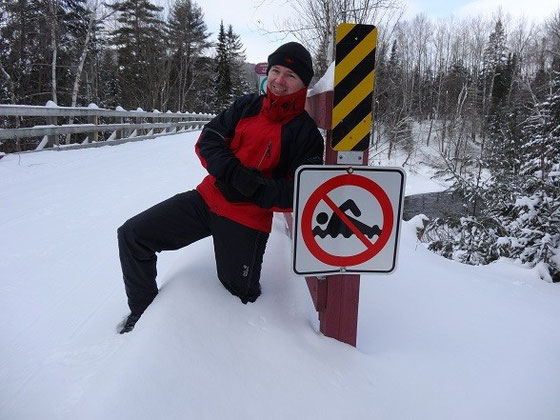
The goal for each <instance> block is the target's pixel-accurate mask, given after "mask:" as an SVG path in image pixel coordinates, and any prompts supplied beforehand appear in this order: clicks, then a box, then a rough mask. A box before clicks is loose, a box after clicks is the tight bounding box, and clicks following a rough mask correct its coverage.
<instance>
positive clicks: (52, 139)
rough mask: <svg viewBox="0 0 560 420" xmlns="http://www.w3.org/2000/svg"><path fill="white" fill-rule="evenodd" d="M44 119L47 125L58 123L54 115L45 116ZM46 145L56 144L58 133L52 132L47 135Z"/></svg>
mask: <svg viewBox="0 0 560 420" xmlns="http://www.w3.org/2000/svg"><path fill="white" fill-rule="evenodd" d="M45 120H46V122H47V125H58V118H56V117H45ZM47 146H49V147H53V146H58V135H56V134H53V135H50V136H48V141H47Z"/></svg>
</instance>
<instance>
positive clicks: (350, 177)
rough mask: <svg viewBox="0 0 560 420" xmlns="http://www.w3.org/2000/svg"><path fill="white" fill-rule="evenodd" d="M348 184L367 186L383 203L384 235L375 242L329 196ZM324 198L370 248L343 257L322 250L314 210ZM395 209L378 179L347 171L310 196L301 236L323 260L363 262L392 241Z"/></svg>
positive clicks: (346, 263)
mask: <svg viewBox="0 0 560 420" xmlns="http://www.w3.org/2000/svg"><path fill="white" fill-rule="evenodd" d="M344 186H355V187H359V188H363V189H365V190H366V191H368V192H369V193H371V194H373V196H374V197H375V198H376V200H377V201H378V202H379V204H380V206H381V211H382V213H383V227H382V229H381V235H380V236H379V238H378V239H377V241H375V242H371V241H370V240H369V239H368V238H367V237H366V236H365V235H364V234H363V233H362V232H361V231H360V230H359V229H358V228H357V227H356V226H355V225H354V224H353V223H352V221H351V220H350V219H348V217H347V216H346V215H345V214H344V212H342V211H340V209H339V208H338V207H337V205H336V204H335V203H334V202H333V201H332V200H331V199H330V198H329V196H328V193H329V192H331V191H332V190H334V189H336V188H339V187H344ZM321 201H324V202H325V203H326V204H327V205H328V206H329V207H330V209H331V210H332V211H333V212H334V213H336V214H337V215H338V217H340V219H341V220H342V222H343V223H344V224H346V225H347V226H348V227H349V228H350V230H351V231H352V232H353V233H354V234H355V235H356V236H357V237H358V239H359V240H360V241H361V242H362V243H363V244H364V245H365V247H366V250H365V251H363V252H360V253H358V254H355V255H349V256H340V255H332V254H330V253H328V252H326V251H325V250H324V249H322V248H321V247H320V246H319V244H318V243H317V241H316V240H315V235H314V234H313V227H312V221H313V213H314V211H315V209H316V208H317V205H318V204H319V202H321ZM393 223H394V220H393V208H392V206H391V200H390V199H389V197H388V196H387V194H386V193H385V191H383V189H382V188H381V187H380V186H379V185H378V184H377V183H375V182H374V181H372V180H371V179H369V178H366V177H364V176H361V175H356V174H344V175H339V176H336V177H334V178H331V179H329V180H328V181H327V182H325V183H324V184H322V185H320V186H319V187H318V188H317V189H316V190H315V191H314V192H313V194H311V196H310V197H309V200H307V203H306V204H305V207H304V208H303V212H302V215H301V235H302V238H303V241H304V242H305V245H306V246H307V248H308V249H309V251H310V252H311V254H312V255H313V256H314V257H315V258H317V259H318V260H319V261H321V262H323V263H325V264H327V265H331V266H335V267H351V266H355V265H359V264H363V263H365V262H366V261H368V260H370V259H372V258H373V257H374V256H375V255H377V254H378V253H379V251H381V250H382V249H383V247H384V246H385V245H386V244H387V242H388V241H389V238H390V236H391V232H392V230H393Z"/></svg>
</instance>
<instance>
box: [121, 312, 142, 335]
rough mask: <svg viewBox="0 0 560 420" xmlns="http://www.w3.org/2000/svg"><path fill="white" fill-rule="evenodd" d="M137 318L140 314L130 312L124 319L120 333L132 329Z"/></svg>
mask: <svg viewBox="0 0 560 420" xmlns="http://www.w3.org/2000/svg"><path fill="white" fill-rule="evenodd" d="M139 319H140V315H134V314H130V315H129V316H128V318H127V319H126V321H125V323H124V326H123V328H122V330H121V331H120V333H121V334H124V333H127V332H130V331H132V330H133V329H134V326H135V325H136V323H137V322H138V320H139Z"/></svg>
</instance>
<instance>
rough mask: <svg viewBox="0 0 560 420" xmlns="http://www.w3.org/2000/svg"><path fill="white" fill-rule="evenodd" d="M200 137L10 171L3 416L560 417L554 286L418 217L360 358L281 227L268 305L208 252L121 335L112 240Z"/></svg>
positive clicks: (267, 277) (6, 181) (5, 178)
mask: <svg viewBox="0 0 560 420" xmlns="http://www.w3.org/2000/svg"><path fill="white" fill-rule="evenodd" d="M197 135H198V133H186V134H180V135H173V136H168V137H164V138H159V139H154V140H147V141H143V142H137V143H128V144H124V145H121V146H114V147H105V148H98V149H84V150H75V151H65V152H60V153H56V152H50V151H48V152H41V153H31V154H25V155H21V156H20V157H19V158H18V156H15V155H7V156H5V157H4V158H3V159H2V160H1V161H0V189H1V190H2V192H3V197H2V200H0V209H1V211H2V218H1V219H0V228H1V231H2V240H1V241H0V253H1V255H2V259H1V260H0V278H2V283H1V287H2V293H1V294H0V316H1V317H2V323H1V327H0V328H1V330H0V332H1V335H2V346H1V347H0V373H1V377H2V381H1V382H0V418H2V419H4V418H5V419H16V420H17V419H35V418H40V419H76V418H79V419H99V418H108V419H132V418H134V419H153V418H165V419H186V418H193V419H232V420H233V419H239V418H244V419H263V418H266V419H310V418H311V419H314V418H322V419H340V418H347V419H373V420H375V419H379V420H393V419H394V420H397V419H411V418H414V419H430V420H438V419H441V420H444V419H445V420H447V419H451V418H453V419H459V420H461V419H465V420H467V419H468V420H472V419H477V420H479V419H488V420H490V419H491V420H495V419H508V420H511V419H513V420H516V419H519V420H521V419H524V420H525V419H539V420H557V419H558V418H560V405H559V404H558V397H557V395H556V394H557V392H556V390H557V389H558V388H559V387H560V358H558V353H559V352H560V330H559V329H558V328H557V320H558V318H559V317H560V305H558V301H559V299H560V292H559V289H558V287H557V285H552V284H547V283H545V282H542V281H540V280H538V279H537V274H536V273H535V272H534V271H532V270H527V269H523V268H520V267H518V266H516V265H514V264H512V263H510V262H506V261H500V262H498V263H495V264H491V265H489V266H485V267H472V266H464V265H461V264H459V263H456V262H453V261H449V260H446V259H444V258H442V257H439V256H437V255H434V254H432V253H430V252H429V251H427V250H426V249H425V247H424V246H423V244H421V243H419V242H418V241H417V240H416V229H417V227H419V226H420V224H421V217H418V218H416V219H413V221H411V222H408V223H404V224H403V229H402V241H401V246H400V250H399V255H400V256H399V263H398V268H397V270H396V272H395V273H394V274H392V275H390V276H363V277H362V281H361V294H360V314H359V330H358V346H357V348H353V347H350V346H347V345H345V344H342V343H339V342H337V341H335V340H332V339H329V338H326V337H323V336H322V335H321V334H319V333H318V332H317V319H316V314H315V312H314V310H313V307H312V304H311V300H310V298H309V293H308V291H307V286H306V284H305V282H304V281H303V279H301V278H298V277H295V276H294V275H292V274H291V272H290V271H289V263H288V262H289V258H290V241H289V238H288V237H287V236H286V235H285V228H284V222H283V220H282V218H280V217H277V218H275V220H274V226H273V229H274V230H273V233H272V235H271V238H270V241H269V246H268V248H267V252H266V254H265V262H264V266H263V273H262V286H263V295H262V296H261V297H260V298H259V300H258V301H257V302H255V303H254V304H250V305H242V304H241V303H240V302H239V301H238V300H237V299H235V298H233V297H232V296H231V295H230V294H229V293H228V292H227V291H225V290H224V289H223V287H222V286H221V285H220V283H219V282H218V281H217V279H216V276H215V266H214V260H213V254H212V242H211V240H209V239H206V240H202V241H200V242H198V243H196V244H193V245H192V246H190V247H188V248H186V249H183V250H180V251H176V252H164V253H161V254H160V255H159V260H158V275H159V277H158V279H159V280H158V281H159V284H160V286H161V293H160V294H159V295H158V297H157V298H156V300H155V301H154V302H153V304H152V305H151V306H150V308H149V309H148V311H147V312H146V313H145V314H144V316H143V317H142V319H141V320H140V322H139V323H138V324H137V328H136V329H135V330H134V332H133V333H131V334H128V335H124V336H121V335H118V334H116V326H117V324H118V323H119V322H120V321H121V320H122V319H123V317H124V316H126V315H127V309H126V299H125V296H124V289H123V286H122V281H121V274H120V267H119V262H118V256H117V247H116V233H115V231H116V229H117V227H118V226H119V225H120V224H122V223H123V222H124V221H125V220H126V219H127V218H128V217H130V216H132V215H134V214H136V213H138V212H139V211H141V210H143V209H145V208H147V207H148V206H150V205H152V204H154V203H157V202H159V201H161V200H163V199H165V198H167V197H169V196H171V195H172V194H174V193H176V192H179V191H184V190H187V189H190V188H193V187H194V186H195V185H196V184H197V183H198V181H199V180H200V179H201V178H202V176H203V175H204V171H203V170H202V168H201V166H200V164H199V162H198V161H197V159H196V156H195V155H194V152H193V148H194V143H195V141H196V138H197ZM412 178H414V175H412V176H409V177H408V178H407V179H408V180H409V181H410V180H411V179H412ZM419 184H420V183H419ZM407 189H408V186H407Z"/></svg>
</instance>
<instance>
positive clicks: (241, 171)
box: [231, 164, 263, 198]
mask: <svg viewBox="0 0 560 420" xmlns="http://www.w3.org/2000/svg"><path fill="white" fill-rule="evenodd" d="M262 180H263V177H262V176H261V174H260V172H259V171H258V170H256V169H249V168H247V167H246V166H243V165H241V164H239V165H237V166H236V167H235V168H234V169H233V171H232V175H231V185H232V186H233V187H235V189H237V191H239V192H240V193H241V194H243V195H244V196H245V197H248V198H250V197H253V196H254V195H255V194H256V193H257V191H258V189H259V188H260V186H261V185H262Z"/></svg>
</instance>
